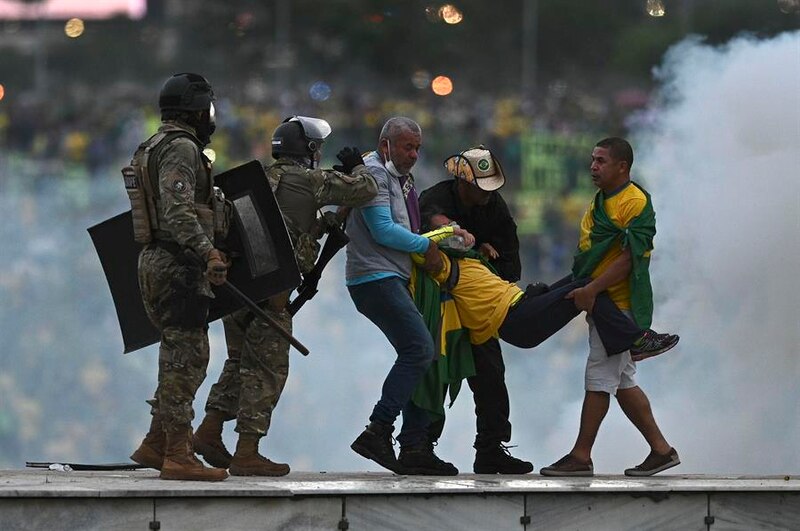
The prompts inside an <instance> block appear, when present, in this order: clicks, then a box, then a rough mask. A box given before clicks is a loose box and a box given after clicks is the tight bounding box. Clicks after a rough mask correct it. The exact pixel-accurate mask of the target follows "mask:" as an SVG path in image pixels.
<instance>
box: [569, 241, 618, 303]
mask: <svg viewBox="0 0 800 531" xmlns="http://www.w3.org/2000/svg"><path fill="white" fill-rule="evenodd" d="M631 268H632V261H631V250H630V248H627V249H625V250H624V251H622V254H621V255H619V256H618V257H617V259H616V260H614V261H613V262H611V265H609V266H608V269H606V270H605V271H603V273H601V274H600V276H599V277H597V278H596V279H594V280H592V281H591V282H589V283H588V284H586V285H585V286H584V287H582V288H578V289H574V290H572V291H570V292H569V293H568V294H567V296H566V298H567V299H574V300H575V306H576V307H577V308H578V309H579V310H585V311H586V312H587V313H592V309H593V308H594V300H595V299H596V298H597V295H598V294H599V293H602V292H604V291H605V290H607V289H608V288H610V287H611V286H613V285H614V284H616V283H618V282H621V281H623V280H625V279H626V278H628V275H630V274H631Z"/></svg>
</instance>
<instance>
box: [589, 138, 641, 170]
mask: <svg viewBox="0 0 800 531" xmlns="http://www.w3.org/2000/svg"><path fill="white" fill-rule="evenodd" d="M595 146H596V147H601V148H606V149H608V153H609V154H610V155H611V158H613V159H614V160H624V161H625V162H627V163H628V169H630V168H631V166H633V148H632V147H631V145H630V144H629V143H628V141H627V140H625V139H624V138H620V137H618V136H612V137H609V138H604V139H603V140H601V141H600V142H598V143H597V144H595Z"/></svg>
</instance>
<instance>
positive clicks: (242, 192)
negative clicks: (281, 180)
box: [88, 160, 300, 353]
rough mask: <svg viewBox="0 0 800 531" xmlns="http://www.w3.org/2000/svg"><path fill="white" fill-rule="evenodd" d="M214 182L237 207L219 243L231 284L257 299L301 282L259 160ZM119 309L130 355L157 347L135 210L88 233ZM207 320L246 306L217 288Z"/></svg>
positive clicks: (97, 226)
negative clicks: (228, 261)
mask: <svg viewBox="0 0 800 531" xmlns="http://www.w3.org/2000/svg"><path fill="white" fill-rule="evenodd" d="M214 180H215V184H216V185H217V186H219V187H220V188H221V189H222V190H223V192H225V197H226V198H227V199H229V200H230V201H231V203H232V204H233V209H234V212H233V219H232V223H231V229H230V232H229V234H228V238H227V239H226V241H225V242H224V243H223V244H221V245H219V247H220V248H222V249H224V250H225V251H226V252H227V253H228V254H229V255H230V256H231V257H232V259H233V265H232V266H231V268H230V270H229V271H228V280H229V281H230V283H231V284H233V285H234V286H236V287H237V288H239V290H240V291H241V292H243V293H244V294H245V295H247V296H248V297H249V298H251V299H252V300H254V301H257V302H261V301H263V300H265V299H266V298H268V297H270V296H272V295H275V294H276V293H280V292H282V291H285V290H289V289H293V288H295V287H297V286H298V285H299V284H300V271H299V269H298V267H297V262H296V260H295V257H294V250H293V248H292V243H291V240H290V239H289V234H288V232H287V231H286V225H285V224H284V222H283V217H282V216H281V213H280V210H279V209H278V204H277V202H276V201H275V196H274V195H273V194H272V190H271V189H270V187H269V183H268V182H267V177H266V175H265V174H264V169H263V168H262V166H261V163H260V162H258V161H255V160H254V161H251V162H248V163H247V164H243V165H242V166H238V167H236V168H233V169H231V170H228V171H226V172H223V173H221V174H219V175H217V176H216V177H215V178H214ZM88 231H89V235H90V236H91V238H92V242H93V243H94V246H95V250H96V251H97V255H98V257H99V258H100V263H101V264H102V266H103V272H104V273H105V275H106V280H107V282H108V286H109V288H110V290H111V297H112V299H113V300H114V306H115V308H116V310H117V318H118V320H119V325H120V329H121V330H122V341H123V344H124V346H125V352H126V353H128V352H132V351H134V350H138V349H140V348H143V347H146V346H148V345H152V344H153V343H157V342H158V341H159V340H160V333H159V331H158V330H157V329H156V328H155V327H154V326H153V324H152V323H151V322H150V320H149V319H148V318H147V315H146V313H145V311H144V305H143V304H142V298H141V294H140V292H139V282H138V279H137V267H138V257H139V251H140V250H141V249H142V245H141V244H139V243H136V242H135V241H134V240H133V221H132V218H131V213H130V211H128V212H125V213H123V214H119V215H117V216H114V217H113V218H110V219H107V220H106V221H104V222H102V223H99V224H97V225H95V226H93V227H90V228H89V229H88ZM214 294H215V295H216V298H215V299H213V300H212V301H211V308H210V310H209V316H208V321H209V322H211V321H214V320H216V319H219V318H220V317H223V316H225V315H227V314H229V313H231V312H233V311H235V310H237V309H239V308H241V307H242V306H243V303H242V302H241V301H239V300H238V299H236V298H235V297H234V296H233V295H232V294H231V293H230V292H229V291H226V290H222V289H217V288H214Z"/></svg>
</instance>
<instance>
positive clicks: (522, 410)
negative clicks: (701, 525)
mask: <svg viewBox="0 0 800 531" xmlns="http://www.w3.org/2000/svg"><path fill="white" fill-rule="evenodd" d="M655 75H656V77H657V80H658V81H659V83H660V89H659V90H658V93H657V97H656V98H655V99H654V103H653V105H652V106H651V107H650V108H649V109H648V110H647V112H645V113H643V114H641V115H638V116H635V117H632V119H631V130H632V134H631V140H632V143H633V146H634V150H635V154H636V161H635V163H634V166H633V170H634V172H633V173H634V178H635V179H637V180H639V181H640V182H643V183H644V184H645V186H646V187H647V188H648V190H649V191H650V192H651V194H652V195H653V200H654V204H655V209H656V213H657V218H658V231H659V232H658V235H657V237H656V251H655V253H654V258H653V263H652V265H651V274H652V280H653V285H654V291H655V293H656V310H655V316H654V327H656V328H657V329H658V330H663V331H674V332H677V333H679V334H680V335H681V343H680V344H679V346H678V347H677V348H676V349H674V350H673V351H672V352H670V353H669V354H665V355H663V356H661V357H658V358H655V359H653V360H648V361H646V362H643V363H640V364H639V368H638V369H639V372H638V374H637V378H638V381H639V383H640V385H641V387H642V388H643V389H644V390H645V392H646V393H647V394H648V396H649V398H650V400H651V402H652V406H653V410H654V412H655V415H656V419H657V421H658V423H659V425H660V427H661V429H662V431H663V432H664V434H665V436H666V437H667V440H668V441H669V442H670V443H671V444H672V445H674V446H675V447H676V448H677V449H678V451H679V453H680V455H681V460H682V462H683V464H682V465H681V466H680V467H679V468H677V469H675V472H676V473H685V474H701V473H730V474H797V473H800V457H799V456H798V452H797V447H798V444H800V427H799V426H800V415H799V414H798V413H800V412H799V411H798V404H800V386H799V385H798V383H797V382H798V381H800V374H799V373H798V362H797V356H798V354H797V351H798V348H800V321H799V318H798V315H800V281H798V280H797V277H796V275H797V271H798V270H800V176H798V172H799V171H800V33H790V34H784V35H781V36H779V37H776V38H774V39H771V40H767V41H757V40H755V39H752V38H748V37H742V38H737V39H735V40H733V41H731V42H729V43H728V44H727V45H725V46H721V47H711V46H707V45H704V44H703V43H702V42H701V41H700V40H698V39H696V38H690V39H687V40H685V41H683V42H682V43H680V44H677V45H675V46H674V47H673V48H671V49H670V50H669V52H668V53H667V54H666V56H665V58H664V61H663V64H662V66H661V67H660V68H658V69H657V70H656V72H655ZM340 268H341V265H340V264H339V263H338V261H336V262H335V263H334V264H332V268H331V271H329V272H326V277H325V278H324V279H323V280H324V283H325V286H324V287H323V288H322V289H321V293H320V297H319V299H318V300H315V304H313V305H311V306H310V308H309V311H308V312H305V311H304V312H301V314H300V315H299V319H298V321H297V322H296V327H295V330H296V331H297V333H298V334H299V336H300V337H301V338H304V339H307V340H309V342H312V343H313V342H316V341H321V342H319V343H317V344H311V345H310V346H311V347H312V349H313V350H315V352H314V353H312V356H311V358H309V359H300V358H301V357H299V356H295V355H293V369H292V376H291V377H290V379H289V383H288V387H287V392H286V393H285V395H284V398H283V399H282V404H281V405H280V406H279V407H278V409H277V410H276V414H275V419H274V422H273V429H272V430H271V431H270V436H269V437H268V440H269V441H270V442H268V443H267V445H268V446H269V447H271V448H272V449H273V450H274V451H275V454H276V455H277V456H278V457H285V458H289V459H290V460H292V462H293V466H294V467H295V469H306V470H308V469H311V470H314V469H317V470H319V469H321V470H363V469H365V468H367V469H369V470H380V469H379V468H378V467H377V466H373V465H372V464H371V463H368V462H367V461H365V460H363V459H361V458H359V457H358V456H356V455H355V454H354V453H352V452H350V451H349V450H348V449H347V446H348V445H349V443H350V442H351V441H352V440H353V438H355V436H356V435H357V434H358V432H359V431H360V430H361V429H363V428H362V427H363V425H364V424H365V423H366V420H367V419H366V417H367V416H368V415H369V412H370V410H371V408H372V405H373V404H374V401H375V400H377V398H378V396H379V394H380V386H381V383H382V381H383V377H384V376H385V374H386V372H387V371H388V369H389V367H390V365H391V363H392V361H393V358H394V354H393V352H392V349H391V347H390V346H389V345H388V342H386V340H385V339H384V338H383V337H382V336H381V334H380V332H379V331H378V330H377V328H375V327H374V326H373V325H371V323H369V322H368V321H367V320H366V319H365V318H364V317H363V316H360V315H358V314H357V313H356V312H355V310H354V308H353V305H352V303H351V302H350V300H349V297H348V296H347V293H346V291H345V290H344V288H343V286H341V278H342V277H341V269H340ZM527 280H531V279H526V281H527ZM343 323H344V324H343ZM312 330H314V331H315V332H316V333H314V332H312ZM320 332H321V334H320ZM320 335H321V336H324V337H320ZM315 347H316V348H315ZM504 351H505V361H506V368H507V370H506V376H507V382H508V387H509V391H510V395H511V410H512V418H511V421H512V423H513V425H514V432H513V441H512V442H514V443H515V444H518V445H519V448H516V449H515V450H514V451H513V453H514V455H517V456H520V457H523V458H527V459H531V460H533V461H534V462H535V465H536V468H537V469H538V468H540V467H542V466H545V465H547V464H549V463H551V462H553V461H555V460H557V459H558V458H560V457H561V456H562V455H564V454H565V453H566V452H568V451H569V449H570V448H571V447H572V444H573V443H574V440H575V436H576V435H577V429H578V421H579V416H580V406H581V401H582V399H583V376H582V374H583V365H584V363H585V359H586V324H585V323H584V322H583V321H582V319H580V318H579V319H576V320H575V321H574V322H573V323H571V324H570V326H568V327H567V328H566V329H565V330H563V331H562V332H560V333H559V334H557V335H556V336H555V337H554V338H552V339H551V340H549V341H548V342H547V343H545V344H544V345H542V346H540V347H538V348H537V349H534V350H519V349H515V348H512V347H510V346H508V345H504ZM312 358H313V359H312ZM463 389H464V390H463V391H462V392H463V395H462V396H461V397H460V398H459V400H458V401H457V402H456V405H455V406H454V407H453V409H451V410H449V412H448V420H447V426H446V428H445V432H444V435H443V437H442V439H441V441H440V446H439V447H438V449H437V453H438V454H439V455H440V456H442V457H443V458H445V459H449V460H452V461H453V462H454V463H455V464H456V465H457V466H458V467H459V468H460V469H461V470H462V471H463V472H470V471H471V465H472V458H473V455H474V454H473V452H474V451H473V450H472V447H471V446H472V440H473V438H474V434H475V416H474V413H473V404H472V398H471V393H470V392H469V390H468V389H467V386H466V384H465V385H464V388H463ZM298 418H304V419H306V422H304V421H301V422H299V423H298ZM399 425H400V422H399V421H398V423H397V426H398V428H399ZM312 432H313V433H314V434H316V437H314V436H312ZM228 437H230V438H229V439H228V442H229V443H230V444H233V443H234V441H235V439H234V438H233V434H232V433H229V434H228ZM647 452H648V448H647V445H646V444H645V442H644V440H643V438H642V437H641V436H640V435H639V434H638V432H637V431H636V430H635V428H634V427H633V426H632V425H631V424H630V422H629V421H628V420H627V419H626V418H625V416H624V415H623V414H622V413H621V412H620V409H619V407H618V406H617V405H616V403H613V401H612V405H611V409H610V411H609V414H608V416H607V417H606V420H605V422H604V424H603V426H602V428H601V430H600V434H599V436H598V439H597V444H596V445H595V448H594V452H593V459H594V464H595V470H596V471H597V472H598V473H613V474H619V473H621V471H622V470H623V469H624V468H627V467H629V466H632V465H635V464H638V463H639V462H640V461H641V460H642V459H643V458H644V457H645V456H646V455H647Z"/></svg>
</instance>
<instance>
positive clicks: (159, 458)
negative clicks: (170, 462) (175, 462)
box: [131, 415, 167, 470]
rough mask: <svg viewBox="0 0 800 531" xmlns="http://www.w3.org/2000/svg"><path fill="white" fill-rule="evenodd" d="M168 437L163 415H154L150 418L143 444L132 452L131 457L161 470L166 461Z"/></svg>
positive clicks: (142, 463)
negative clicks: (165, 450) (165, 431)
mask: <svg viewBox="0 0 800 531" xmlns="http://www.w3.org/2000/svg"><path fill="white" fill-rule="evenodd" d="M166 442H167V438H166V436H165V435H164V427H163V426H162V424H161V415H153V417H152V419H151V420H150V429H149V430H148V431H147V435H145V436H144V439H142V444H140V445H139V448H137V449H136V451H134V452H133V454H131V459H132V460H133V461H135V462H137V463H139V464H140V465H144V466H146V467H148V468H155V469H156V470H161V464H162V463H163V462H164V446H165V445H166Z"/></svg>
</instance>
